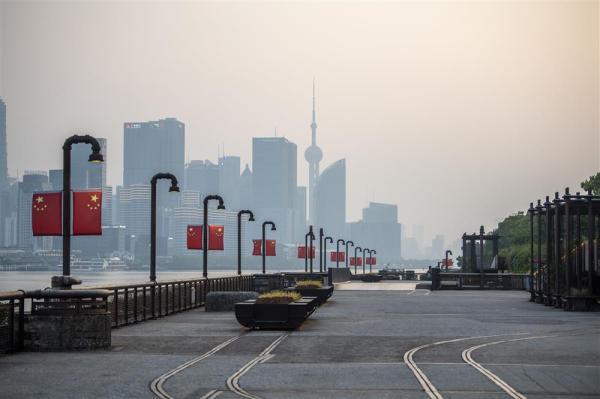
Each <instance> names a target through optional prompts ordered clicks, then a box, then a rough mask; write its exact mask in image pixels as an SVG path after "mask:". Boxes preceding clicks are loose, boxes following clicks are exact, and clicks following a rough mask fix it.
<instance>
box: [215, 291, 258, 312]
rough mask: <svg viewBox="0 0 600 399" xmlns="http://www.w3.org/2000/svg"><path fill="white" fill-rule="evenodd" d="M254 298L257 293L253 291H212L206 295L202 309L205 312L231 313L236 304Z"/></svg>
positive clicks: (256, 296)
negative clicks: (203, 308)
mask: <svg viewBox="0 0 600 399" xmlns="http://www.w3.org/2000/svg"><path fill="white" fill-rule="evenodd" d="M256 298H258V293H256V292H254V291H240V292H237V291H214V292H209V293H208V294H206V303H205V306H204V307H205V309H206V311H207V312H224V311H233V308H234V305H235V304H236V303H238V302H244V301H246V300H248V299H256Z"/></svg>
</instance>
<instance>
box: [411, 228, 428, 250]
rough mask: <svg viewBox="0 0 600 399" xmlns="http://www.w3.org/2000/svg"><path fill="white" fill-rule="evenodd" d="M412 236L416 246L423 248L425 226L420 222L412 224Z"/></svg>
mask: <svg viewBox="0 0 600 399" xmlns="http://www.w3.org/2000/svg"><path fill="white" fill-rule="evenodd" d="M412 236H413V237H414V238H415V239H416V240H417V246H418V248H423V246H424V245H425V226H423V225H422V224H413V226H412Z"/></svg>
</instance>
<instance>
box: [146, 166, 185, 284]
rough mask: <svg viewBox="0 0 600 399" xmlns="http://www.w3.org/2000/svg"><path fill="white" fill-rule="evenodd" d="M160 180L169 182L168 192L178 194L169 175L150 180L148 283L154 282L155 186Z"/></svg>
mask: <svg viewBox="0 0 600 399" xmlns="http://www.w3.org/2000/svg"><path fill="white" fill-rule="evenodd" d="M161 179H167V180H171V187H169V192H170V193H171V192H179V186H178V185H177V178H176V177H175V176H174V175H173V174H171V173H157V174H155V175H154V176H152V180H150V281H152V282H154V281H156V184H157V183H158V181H159V180H161Z"/></svg>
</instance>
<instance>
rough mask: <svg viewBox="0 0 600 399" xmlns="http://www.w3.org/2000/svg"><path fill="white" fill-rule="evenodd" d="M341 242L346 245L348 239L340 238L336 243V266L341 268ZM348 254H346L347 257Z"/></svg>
mask: <svg viewBox="0 0 600 399" xmlns="http://www.w3.org/2000/svg"><path fill="white" fill-rule="evenodd" d="M340 242H341V243H342V244H344V245H346V241H344V240H343V239H342V238H340V239H339V240H337V243H336V248H335V249H336V251H335V263H336V267H337V268H339V267H340ZM347 257H348V256H346V258H347Z"/></svg>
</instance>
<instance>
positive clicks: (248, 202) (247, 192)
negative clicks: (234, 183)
mask: <svg viewBox="0 0 600 399" xmlns="http://www.w3.org/2000/svg"><path fill="white" fill-rule="evenodd" d="M252 201H253V190H252V172H251V171H250V168H249V167H248V164H246V167H245V168H244V171H243V172H242V175H241V176H240V208H241V209H252V208H253V207H254V206H253V202H252Z"/></svg>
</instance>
